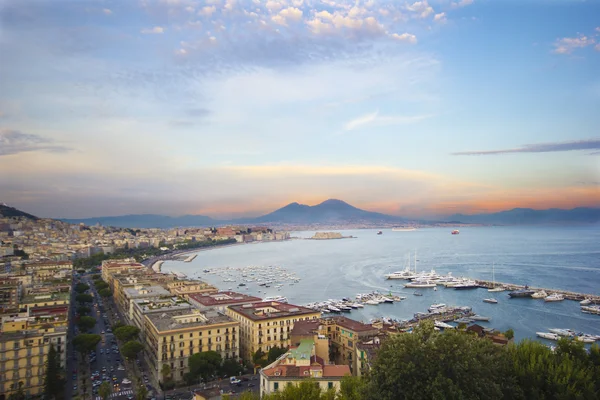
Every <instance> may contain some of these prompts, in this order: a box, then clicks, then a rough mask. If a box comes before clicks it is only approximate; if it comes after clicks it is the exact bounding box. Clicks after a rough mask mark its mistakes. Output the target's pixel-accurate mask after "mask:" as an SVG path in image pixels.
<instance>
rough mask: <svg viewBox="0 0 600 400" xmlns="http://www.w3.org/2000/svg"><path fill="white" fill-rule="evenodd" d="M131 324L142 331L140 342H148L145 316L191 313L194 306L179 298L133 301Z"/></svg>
mask: <svg viewBox="0 0 600 400" xmlns="http://www.w3.org/2000/svg"><path fill="white" fill-rule="evenodd" d="M131 304H132V306H131V308H132V312H131V324H132V325H134V326H136V327H138V329H139V330H140V333H139V336H140V342H141V343H144V342H145V341H146V332H145V329H146V324H145V322H144V321H145V316H146V315H147V314H152V313H164V312H166V311H183V310H187V311H189V310H190V309H191V308H192V306H191V305H190V304H189V303H188V302H186V301H185V300H183V299H181V298H178V297H175V298H174V297H168V298H161V297H157V298H143V299H135V300H133V301H132V303H131Z"/></svg>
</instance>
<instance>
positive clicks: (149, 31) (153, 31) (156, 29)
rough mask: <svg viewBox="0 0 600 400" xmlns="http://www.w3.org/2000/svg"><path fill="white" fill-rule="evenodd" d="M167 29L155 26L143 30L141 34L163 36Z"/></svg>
mask: <svg viewBox="0 0 600 400" xmlns="http://www.w3.org/2000/svg"><path fill="white" fill-rule="evenodd" d="M164 31H165V29H164V28H163V27H162V26H155V27H154V28H152V29H142V30H141V31H140V32H142V33H143V34H145V35H149V34H161V33H164Z"/></svg>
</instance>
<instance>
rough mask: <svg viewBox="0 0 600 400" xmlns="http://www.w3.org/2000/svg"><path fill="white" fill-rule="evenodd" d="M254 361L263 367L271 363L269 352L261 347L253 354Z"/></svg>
mask: <svg viewBox="0 0 600 400" xmlns="http://www.w3.org/2000/svg"><path fill="white" fill-rule="evenodd" d="M252 362H253V363H254V365H260V366H261V367H262V368H264V367H266V366H267V365H269V360H267V354H266V353H265V352H264V351H262V350H261V349H258V350H256V352H255V353H254V354H252Z"/></svg>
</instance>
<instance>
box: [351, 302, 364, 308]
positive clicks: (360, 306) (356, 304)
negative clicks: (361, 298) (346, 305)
mask: <svg viewBox="0 0 600 400" xmlns="http://www.w3.org/2000/svg"><path fill="white" fill-rule="evenodd" d="M352 308H365V306H363V305H362V304H360V303H354V304H352Z"/></svg>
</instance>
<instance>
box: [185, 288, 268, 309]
mask: <svg viewBox="0 0 600 400" xmlns="http://www.w3.org/2000/svg"><path fill="white" fill-rule="evenodd" d="M188 300H189V302H190V303H191V304H193V305H195V306H196V307H198V308H207V307H210V308H215V309H217V310H219V311H221V312H226V311H227V307H229V306H239V305H242V304H249V303H256V302H259V301H261V299H260V298H258V297H254V296H248V295H246V294H242V293H236V292H217V293H202V294H198V293H197V294H191V295H189V296H188Z"/></svg>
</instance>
